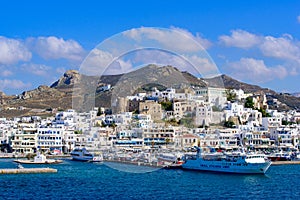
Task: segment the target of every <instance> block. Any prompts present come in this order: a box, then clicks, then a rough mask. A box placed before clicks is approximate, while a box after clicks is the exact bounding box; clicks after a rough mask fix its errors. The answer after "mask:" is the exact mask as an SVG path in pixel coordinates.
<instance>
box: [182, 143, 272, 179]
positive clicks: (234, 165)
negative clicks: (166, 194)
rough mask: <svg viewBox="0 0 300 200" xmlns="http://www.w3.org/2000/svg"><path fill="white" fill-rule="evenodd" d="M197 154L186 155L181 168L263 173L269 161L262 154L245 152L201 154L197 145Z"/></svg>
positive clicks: (269, 163)
mask: <svg viewBox="0 0 300 200" xmlns="http://www.w3.org/2000/svg"><path fill="white" fill-rule="evenodd" d="M195 148H196V149H197V155H193V156H188V155H186V156H185V158H184V160H185V163H184V164H182V168H183V169H191V170H205V171H214V172H229V173H244V174H264V173H266V171H267V170H268V169H269V167H270V165H271V161H270V160H268V159H267V157H266V156H265V155H264V154H254V153H253V154H247V153H245V152H232V153H223V152H215V153H209V154H202V153H201V149H200V148H199V147H195Z"/></svg>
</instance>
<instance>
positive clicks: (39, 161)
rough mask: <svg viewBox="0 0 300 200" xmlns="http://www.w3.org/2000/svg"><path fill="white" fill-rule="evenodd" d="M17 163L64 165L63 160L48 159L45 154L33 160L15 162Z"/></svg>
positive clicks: (38, 155)
mask: <svg viewBox="0 0 300 200" xmlns="http://www.w3.org/2000/svg"><path fill="white" fill-rule="evenodd" d="M14 162H16V163H21V164H59V163H62V162H63V161H62V160H56V159H47V157H46V156H45V155H43V154H40V153H38V154H37V155H36V156H34V159H33V160H24V159H20V160H14Z"/></svg>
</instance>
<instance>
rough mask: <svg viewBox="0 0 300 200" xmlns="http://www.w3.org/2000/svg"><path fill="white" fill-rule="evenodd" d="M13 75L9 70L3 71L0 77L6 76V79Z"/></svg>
mask: <svg viewBox="0 0 300 200" xmlns="http://www.w3.org/2000/svg"><path fill="white" fill-rule="evenodd" d="M12 74H13V72H12V71H10V70H7V69H5V70H1V72H0V75H1V76H4V77H6V76H11V75H12Z"/></svg>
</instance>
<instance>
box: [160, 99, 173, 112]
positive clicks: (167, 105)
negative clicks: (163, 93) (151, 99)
mask: <svg viewBox="0 0 300 200" xmlns="http://www.w3.org/2000/svg"><path fill="white" fill-rule="evenodd" d="M161 106H162V108H163V109H164V110H165V111H172V110H173V103H172V102H171V101H163V102H161Z"/></svg>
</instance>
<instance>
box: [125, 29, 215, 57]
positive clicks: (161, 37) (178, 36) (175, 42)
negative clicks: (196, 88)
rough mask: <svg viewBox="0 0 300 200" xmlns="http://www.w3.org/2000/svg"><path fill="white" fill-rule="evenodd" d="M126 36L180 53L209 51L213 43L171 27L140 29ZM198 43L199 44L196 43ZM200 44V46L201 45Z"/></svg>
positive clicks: (127, 32) (198, 35) (127, 33)
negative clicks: (157, 44) (152, 42)
mask: <svg viewBox="0 0 300 200" xmlns="http://www.w3.org/2000/svg"><path fill="white" fill-rule="evenodd" d="M124 35H125V36H127V37H129V38H131V39H134V40H135V41H137V42H138V41H140V40H141V39H142V38H143V40H149V41H150V42H151V41H154V42H156V43H159V45H161V47H162V48H166V49H169V50H173V51H179V52H195V51H201V50H203V48H204V49H207V48H209V47H210V46H211V42H210V41H209V40H207V39H205V38H202V37H201V36H200V34H199V33H197V34H196V35H193V34H192V33H190V32H188V31H187V30H184V29H180V28H175V27H171V29H159V28H144V27H142V28H138V29H131V30H130V31H126V32H125V33H124ZM195 41H197V42H198V43H196V42H195ZM199 44H200V45H199Z"/></svg>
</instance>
